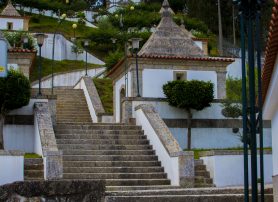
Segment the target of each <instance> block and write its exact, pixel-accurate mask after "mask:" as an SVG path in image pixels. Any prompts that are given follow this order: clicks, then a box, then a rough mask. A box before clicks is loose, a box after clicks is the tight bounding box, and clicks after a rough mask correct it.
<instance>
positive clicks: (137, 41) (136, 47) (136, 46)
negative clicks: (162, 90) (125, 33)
mask: <svg viewBox="0 0 278 202" xmlns="http://www.w3.org/2000/svg"><path fill="white" fill-rule="evenodd" d="M129 41H131V43H132V49H133V51H134V52H135V55H136V85H137V97H141V95H140V91H139V73H138V50H139V47H140V41H142V39H141V38H132V39H130V40H129Z"/></svg>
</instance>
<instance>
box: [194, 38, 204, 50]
mask: <svg viewBox="0 0 278 202" xmlns="http://www.w3.org/2000/svg"><path fill="white" fill-rule="evenodd" d="M194 43H195V45H197V46H198V47H199V48H201V49H202V50H204V49H203V42H202V41H196V40H194Z"/></svg>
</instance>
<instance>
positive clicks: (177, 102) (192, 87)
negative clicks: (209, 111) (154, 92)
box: [163, 80, 214, 110]
mask: <svg viewBox="0 0 278 202" xmlns="http://www.w3.org/2000/svg"><path fill="white" fill-rule="evenodd" d="M163 91H164V94H165V95H166V98H167V100H168V102H169V104H170V105H172V106H175V107H178V108H183V109H187V110H190V109H195V110H202V109H204V108H205V107H209V106H210V103H211V102H212V101H213V98H214V96H213V84H212V83H211V82H204V81H197V80H192V81H171V82H168V83H167V84H165V85H164V86H163Z"/></svg>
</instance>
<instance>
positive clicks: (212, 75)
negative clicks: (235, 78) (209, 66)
mask: <svg viewBox="0 0 278 202" xmlns="http://www.w3.org/2000/svg"><path fill="white" fill-rule="evenodd" d="M175 71H177V70H170V69H159V70H158V69H144V70H143V75H142V77H143V81H144V82H143V97H156V98H161V97H162V98H163V97H165V95H164V93H163V89H162V87H163V85H164V84H166V83H167V82H168V81H173V80H174V72H175ZM186 72H187V80H202V81H211V82H212V83H213V84H214V96H215V98H216V97H217V75H216V72H214V71H186Z"/></svg>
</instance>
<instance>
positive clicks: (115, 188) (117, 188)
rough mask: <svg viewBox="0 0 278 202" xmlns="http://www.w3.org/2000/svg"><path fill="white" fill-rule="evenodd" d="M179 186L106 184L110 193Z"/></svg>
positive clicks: (176, 187) (166, 188)
mask: <svg viewBox="0 0 278 202" xmlns="http://www.w3.org/2000/svg"><path fill="white" fill-rule="evenodd" d="M178 188H180V187H179V186H171V185H155V186H152V185H150V186H106V193H107V195H110V194H109V193H110V192H112V193H113V192H119V191H124V192H129V193H130V192H131V191H140V190H142V191H144V192H145V191H147V190H168V189H178Z"/></svg>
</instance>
